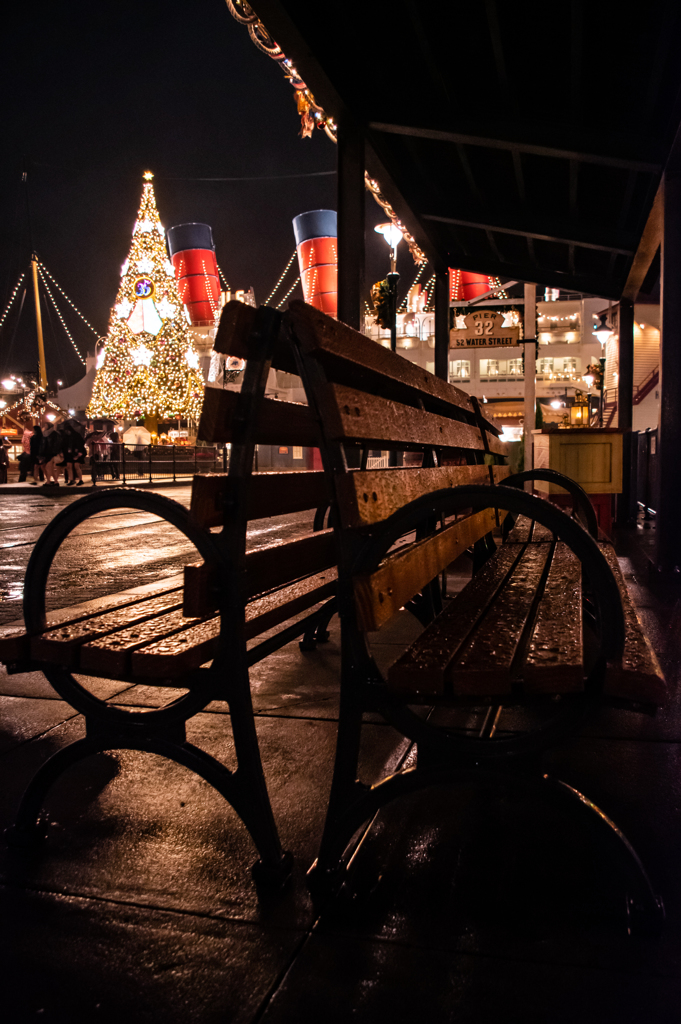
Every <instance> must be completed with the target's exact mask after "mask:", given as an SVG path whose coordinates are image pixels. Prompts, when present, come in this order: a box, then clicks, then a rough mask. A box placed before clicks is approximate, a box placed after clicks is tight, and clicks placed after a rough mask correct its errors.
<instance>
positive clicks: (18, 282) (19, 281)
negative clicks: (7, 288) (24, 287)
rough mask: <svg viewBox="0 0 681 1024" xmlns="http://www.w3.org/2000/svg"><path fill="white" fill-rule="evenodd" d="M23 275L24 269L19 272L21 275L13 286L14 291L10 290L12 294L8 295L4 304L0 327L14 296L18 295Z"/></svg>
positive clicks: (24, 275) (24, 274)
mask: <svg viewBox="0 0 681 1024" xmlns="http://www.w3.org/2000/svg"><path fill="white" fill-rule="evenodd" d="M25 277H26V271H24V272H23V273H22V274H21V276H20V277H19V280H18V281H17V283H16V284H15V286H14V291H13V292H12V294H11V295H10V297H9V302H8V303H7V305H6V306H5V312H4V313H3V314H2V316H1V317H0V327H2V325H3V324H4V322H5V320H6V319H7V314H8V313H9V311H10V309H11V308H12V303H13V302H14V300H15V299H16V297H17V295H18V293H19V289H20V288H21V283H22V281H23V280H24V278H25Z"/></svg>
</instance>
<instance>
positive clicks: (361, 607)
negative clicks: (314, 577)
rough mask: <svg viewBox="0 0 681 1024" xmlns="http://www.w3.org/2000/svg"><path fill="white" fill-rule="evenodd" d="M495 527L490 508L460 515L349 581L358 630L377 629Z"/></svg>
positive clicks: (494, 518) (494, 516)
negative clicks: (366, 572) (448, 523)
mask: <svg viewBox="0 0 681 1024" xmlns="http://www.w3.org/2000/svg"><path fill="white" fill-rule="evenodd" d="M495 525H496V515H495V512H494V509H485V510H484V511H483V512H476V513H474V514H473V515H469V516H464V517H463V518H461V519H458V520H457V521H456V522H454V523H451V524H450V525H449V526H446V527H445V528H444V529H443V530H440V531H438V532H437V533H435V534H433V535H432V536H431V537H427V538H425V539H424V540H420V541H415V542H414V543H413V544H408V545H405V546H404V547H403V548H400V549H398V550H397V551H396V552H395V553H394V554H391V555H389V556H388V558H386V559H385V560H384V561H383V562H382V564H381V565H380V566H379V567H378V569H376V570H375V572H373V573H369V574H366V575H364V574H357V575H356V576H355V577H354V579H353V586H354V592H355V601H356V603H357V616H358V621H359V623H360V627H361V628H362V629H366V630H375V629H379V628H380V627H381V626H382V625H383V623H385V622H387V621H388V619H390V618H392V616H393V615H394V614H395V612H397V611H399V609H400V608H401V607H402V606H403V605H405V604H406V603H407V601H410V600H411V598H412V597H413V596H414V594H416V593H418V592H419V591H420V590H421V589H422V588H423V587H424V586H425V585H426V584H427V583H430V581H431V580H432V579H434V578H435V577H436V576H437V575H438V573H440V572H441V571H442V570H443V569H444V568H446V566H448V565H449V564H450V563H451V562H453V561H454V560H455V559H456V558H458V556H459V555H460V554H462V553H463V552H464V551H466V550H468V548H470V547H471V546H472V545H473V544H474V543H475V542H476V541H477V540H480V538H481V537H484V536H485V535H486V534H488V533H489V532H490V530H493V529H494V527H495Z"/></svg>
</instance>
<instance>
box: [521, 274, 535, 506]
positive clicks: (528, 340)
mask: <svg viewBox="0 0 681 1024" xmlns="http://www.w3.org/2000/svg"><path fill="white" fill-rule="evenodd" d="M524 298H525V316H524V327H525V406H524V427H523V441H524V448H525V465H524V467H523V468H524V469H526V470H527V469H532V468H533V466H532V431H533V430H534V422H535V390H536V384H535V377H536V352H537V350H536V348H535V334H536V322H537V286H536V285H534V284H526V285H525V296H524ZM526 487H527V489H528V490H532V485H531V483H530V484H527V485H526Z"/></svg>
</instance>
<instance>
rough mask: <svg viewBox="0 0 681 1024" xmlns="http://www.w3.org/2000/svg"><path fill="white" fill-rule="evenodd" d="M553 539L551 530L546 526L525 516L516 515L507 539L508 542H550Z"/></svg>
mask: <svg viewBox="0 0 681 1024" xmlns="http://www.w3.org/2000/svg"><path fill="white" fill-rule="evenodd" d="M552 540H553V532H552V531H551V530H549V528H548V527H547V526H542V524H541V523H537V522H535V521H534V520H533V519H528V518H527V516H518V518H517V520H516V523H515V526H514V527H513V529H512V530H511V532H510V533H509V535H508V537H507V541H508V543H509V544H527V543H528V541H531V542H532V543H533V544H550V543H551V541H552Z"/></svg>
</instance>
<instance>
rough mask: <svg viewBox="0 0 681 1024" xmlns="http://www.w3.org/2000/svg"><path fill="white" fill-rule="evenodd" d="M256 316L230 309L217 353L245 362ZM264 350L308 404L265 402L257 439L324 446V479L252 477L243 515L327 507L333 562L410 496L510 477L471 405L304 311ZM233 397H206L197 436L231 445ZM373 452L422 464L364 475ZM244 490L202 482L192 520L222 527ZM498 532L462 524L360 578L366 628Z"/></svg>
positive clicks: (503, 451)
mask: <svg viewBox="0 0 681 1024" xmlns="http://www.w3.org/2000/svg"><path fill="white" fill-rule="evenodd" d="M267 312H270V313H271V312H272V311H267ZM262 315H263V311H262V310H259V311H257V312H256V310H254V309H253V308H251V307H248V306H245V305H243V304H242V303H229V304H228V305H227V306H225V309H224V311H223V314H222V318H221V321H220V327H219V329H218V333H217V337H216V341H215V350H216V351H218V352H220V353H223V354H225V355H232V356H237V357H239V358H244V359H246V360H250V361H251V362H252V361H253V360H254V359H256V358H257V353H256V347H257V344H258V336H259V328H258V324H257V320H258V317H259V316H262ZM269 353H270V357H269V358H270V361H269V363H268V368H269V365H271V366H272V367H274V368H276V369H280V370H285V371H286V372H289V373H291V372H294V373H295V372H297V373H298V374H300V376H301V377H302V378H303V383H304V386H305V391H306V394H307V397H308V402H309V404H308V405H307V406H305V405H299V404H294V403H289V402H280V401H274V400H271V399H265V398H262V397H261V399H260V403H259V414H258V416H257V422H255V423H254V425H253V432H254V434H253V436H254V440H255V441H256V442H259V443H276V444H291V445H293V444H297V445H307V446H309V445H312V446H314V447H319V448H320V449H321V452H322V459H323V464H324V472H323V473H312V472H309V473H296V474H288V473H287V474H281V475H273V476H271V477H269V479H268V476H269V475H268V474H255V475H253V476H252V477H251V479H250V483H249V490H248V499H247V500H248V510H247V514H248V516H249V518H257V517H259V516H260V515H263V516H264V515H271V514H278V513H281V512H284V511H294V510H298V509H302V508H311V507H316V506H318V505H321V504H323V503H324V502H326V501H329V502H330V503H331V505H332V510H333V511H332V521H333V522H334V524H335V527H336V530H337V533H340V535H341V543H340V545H339V559H340V561H341V562H344V561H345V563H346V566H347V565H349V562H350V561H351V560H352V554H353V551H354V550H355V549H356V545H357V544H358V543H361V541H362V538H363V537H365V536H366V533H367V532H371V530H372V529H375V528H377V527H379V526H380V524H381V523H382V522H384V521H385V520H386V519H387V518H388V517H389V516H391V515H392V514H393V513H394V512H396V511H398V510H399V509H401V508H403V507H404V506H405V505H407V504H408V503H409V502H411V501H413V500H414V499H416V498H418V497H421V496H422V495H425V494H428V493H431V492H434V491H437V490H440V489H442V488H447V487H454V486H457V485H459V484H464V483H495V482H499V481H500V480H502V479H503V478H504V477H505V476H506V475H508V472H509V471H508V469H507V468H506V467H505V466H504V465H501V464H500V463H502V462H503V460H504V457H505V456H506V455H507V451H508V449H507V446H506V445H505V444H504V443H503V442H502V441H500V439H499V428H498V427H497V425H496V424H495V423H494V422H493V421H492V420H491V419H490V418H489V417H486V416H485V414H484V409H483V408H481V407H480V405H479V404H478V403H477V401H476V399H475V398H471V397H469V396H468V395H467V394H465V392H463V391H461V390H459V389H458V388H456V387H453V386H452V385H450V384H448V383H446V382H445V381H442V380H440V379H439V378H438V377H435V376H434V375H433V374H431V373H429V372H428V371H426V370H423V369H422V368H421V367H419V366H417V365H415V364H414V363H411V362H410V361H409V360H407V359H405V358H403V357H402V356H400V355H398V354H396V353H393V352H391V351H389V350H387V349H385V348H383V347H382V346H381V345H378V344H376V342H374V341H371V340H370V339H368V338H367V337H365V336H364V335H362V334H359V333H358V332H357V331H354V330H352V329H351V328H349V327H347V326H346V325H344V324H341V323H338V322H337V321H336V320H333V319H332V318H330V317H328V316H326V315H325V314H323V313H320V312H319V311H317V310H315V309H313V308H312V307H311V306H308V305H306V304H305V303H302V302H293V303H291V304H290V306H289V310H288V312H287V313H286V314H285V315H284V316H283V317H281V318H280V321H279V324H278V326H276V327H275V326H273V327H272V336H271V339H270V346H269ZM242 390H243V389H242ZM240 399H241V395H238V394H236V393H234V392H229V391H224V390H219V389H215V388H209V389H207V391H206V397H205V401H204V411H203V414H202V417H201V425H200V434H199V436H200V437H201V438H202V439H203V440H206V441H233V439H235V438H236V436H237V433H238V430H239V429H240V428H239V402H240ZM235 432H237V433H235ZM376 448H380V449H381V450H396V451H402V452H410V453H415V454H414V455H412V458H414V459H415V463H418V462H419V461H420V465H418V464H414V465H413V466H411V467H409V468H390V469H371V470H370V469H367V468H364V467H366V463H367V458H368V453H369V451H370V450H371V449H376ZM419 456H420V458H419ZM485 456H488V458H487V460H485ZM485 461H487V462H488V463H497V464H496V465H486V464H485ZM354 464H358V465H359V466H360V468H358V469H356V468H353V465H354ZM241 487H242V482H241V480H240V478H239V477H238V476H237V477H236V478H235V479H231V477H230V479H228V480H227V481H226V482H225V480H224V477H222V478H220V477H219V476H211V477H202V478H197V480H196V482H195V488H194V492H193V495H192V517H193V518H194V519H195V521H196V522H198V523H201V524H203V525H206V526H215V525H218V524H219V522H220V520H221V516H222V508H224V503H225V502H227V503H228V506H229V503H230V501H232V500H235V495H236V493H237V491H238V490H239V489H240V488H241ZM320 499H323V500H320ZM497 524H498V514H496V513H494V512H493V511H491V510H489V511H484V512H478V513H476V514H475V515H471V516H467V517H464V518H462V519H461V520H459V521H458V522H456V523H454V524H451V525H450V526H448V527H446V528H445V529H443V530H441V531H438V532H437V534H433V535H432V536H429V537H425V536H424V537H419V538H417V540H415V541H414V542H413V543H411V544H408V545H405V546H404V547H403V548H401V549H400V551H399V553H398V554H395V555H391V556H390V557H389V558H388V559H386V560H385V562H384V563H383V564H382V565H381V566H380V567H378V568H377V570H376V571H375V572H374V573H371V574H370V575H369V576H365V577H358V578H357V579H356V580H355V581H354V587H355V598H356V602H357V607H358V610H359V616H360V624H361V625H362V627H363V628H365V629H376V628H378V627H379V626H380V625H381V624H382V623H383V622H385V621H387V619H389V618H390V617H391V615H392V614H394V612H395V611H397V610H398V609H399V608H400V607H402V606H403V605H404V604H405V602H406V601H408V600H410V598H412V597H413V596H414V595H415V594H417V593H418V592H420V591H421V590H422V589H423V587H424V586H426V584H428V583H429V582H430V581H431V580H432V579H433V578H434V577H435V576H437V574H438V573H439V572H440V571H441V570H442V569H443V568H444V567H445V566H446V565H448V564H449V563H450V562H451V561H453V560H454V559H455V558H456V557H457V556H458V555H459V554H461V553H462V552H463V551H464V550H466V549H467V548H469V547H471V546H472V545H473V544H475V543H476V542H478V541H480V540H481V539H482V538H483V537H484V536H485V535H487V534H488V533H489V532H490V530H491V529H492V528H493V527H494V526H495V525H497ZM337 539H338V538H337Z"/></svg>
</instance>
